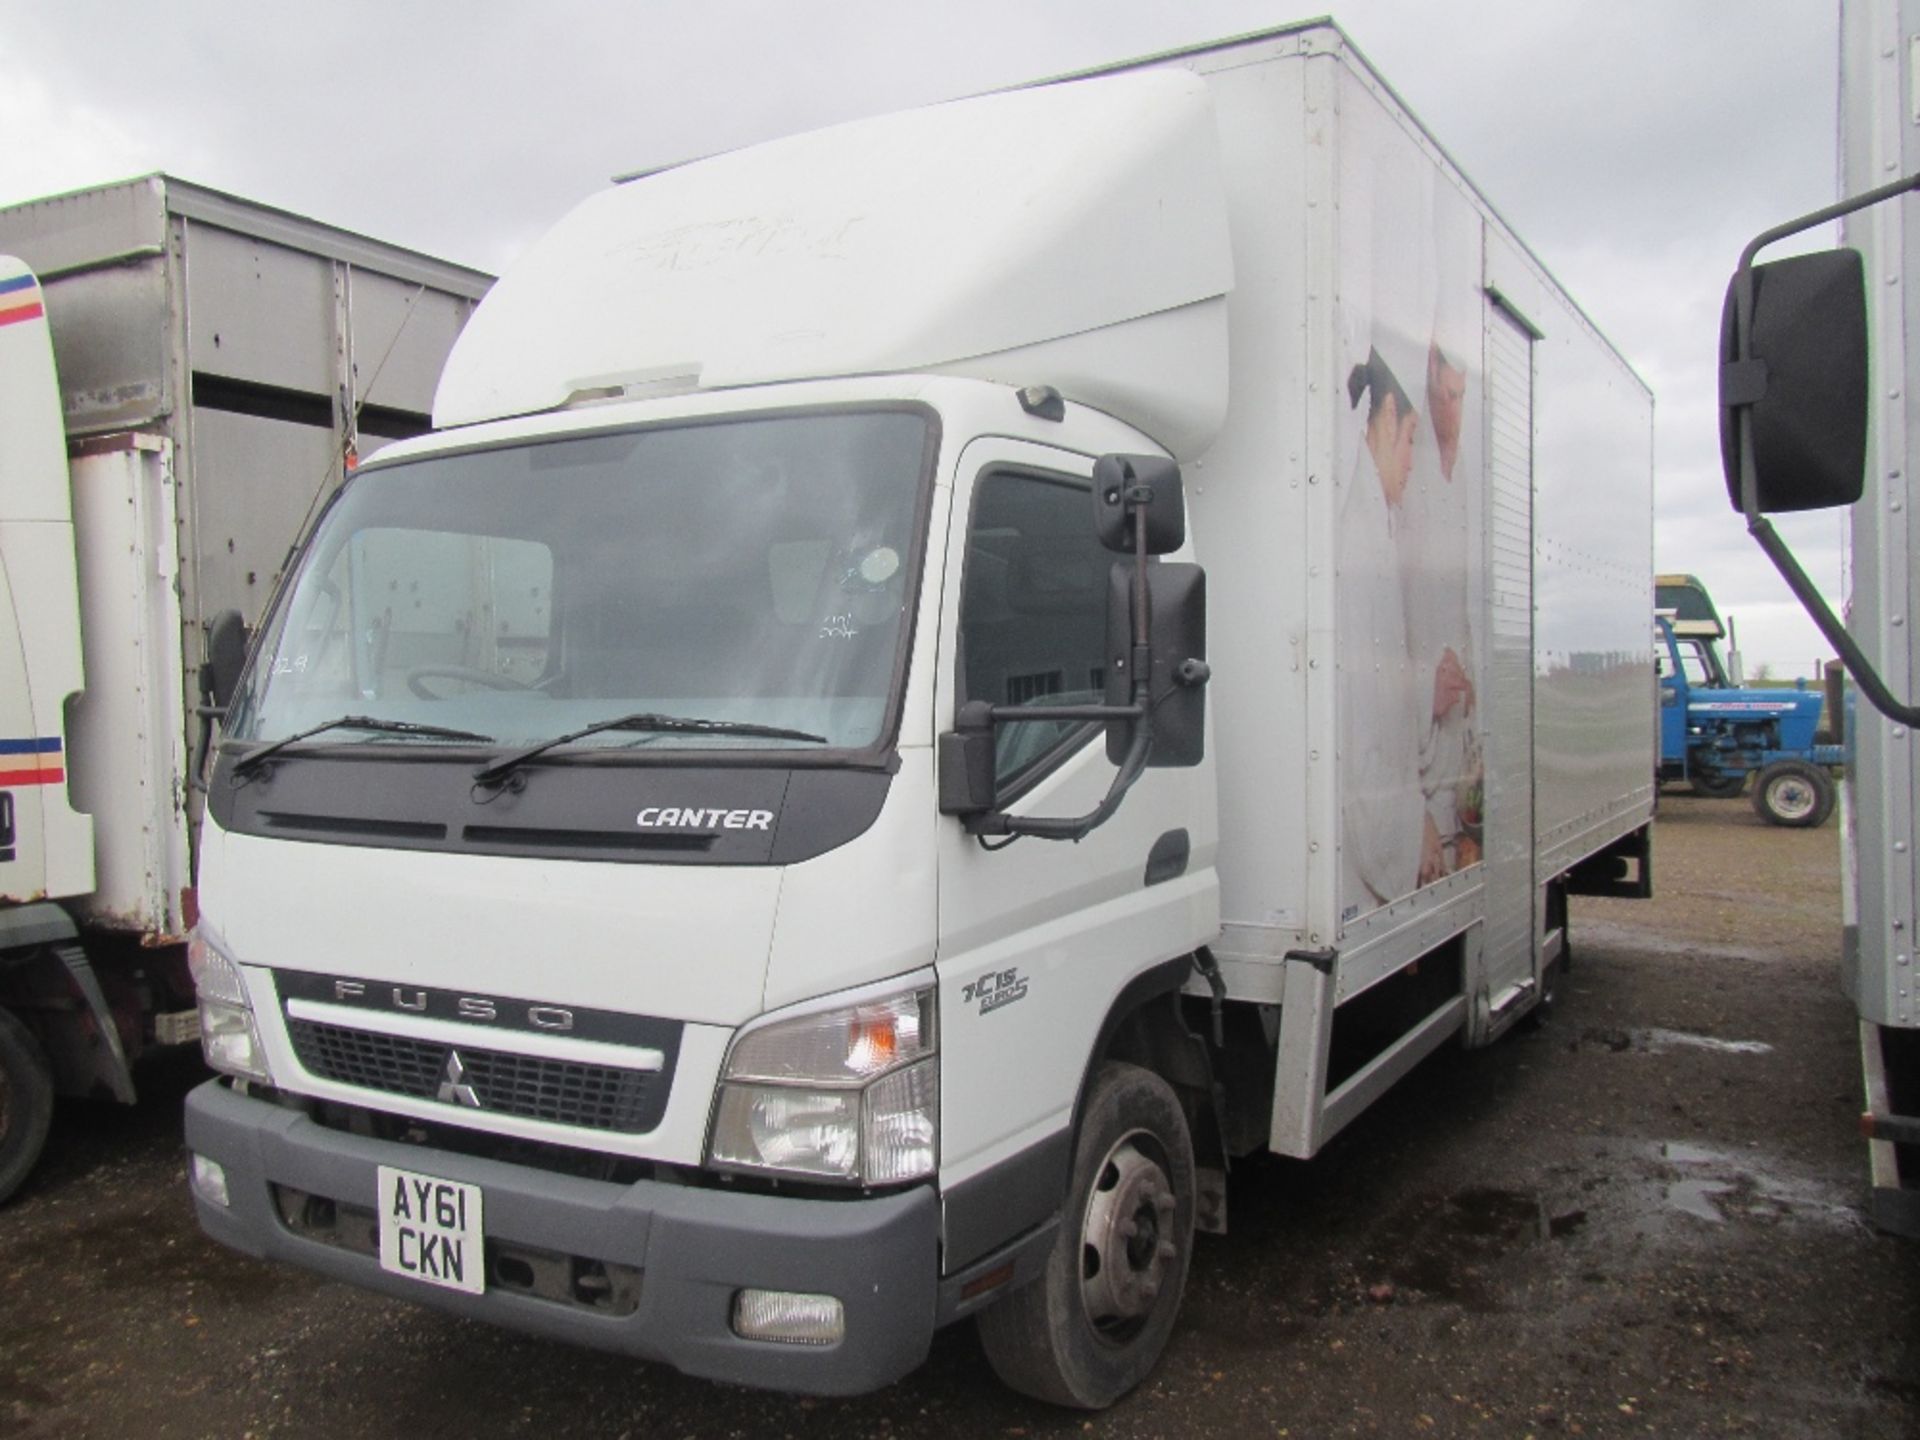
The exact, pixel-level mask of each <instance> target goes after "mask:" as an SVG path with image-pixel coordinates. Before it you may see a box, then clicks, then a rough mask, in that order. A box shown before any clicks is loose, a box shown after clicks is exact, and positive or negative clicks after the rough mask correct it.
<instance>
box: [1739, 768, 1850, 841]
mask: <svg viewBox="0 0 1920 1440" xmlns="http://www.w3.org/2000/svg"><path fill="white" fill-rule="evenodd" d="M1833 799H1834V792H1833V776H1831V775H1830V774H1828V773H1827V772H1826V771H1825V770H1823V769H1821V768H1820V767H1819V766H1818V765H1809V764H1807V763H1806V762H1805V761H1802V760H1776V761H1774V762H1773V764H1771V765H1769V766H1767V768H1766V769H1764V770H1762V771H1761V772H1760V774H1759V776H1758V778H1756V779H1755V780H1754V782H1753V808H1754V809H1755V810H1757V811H1759V812H1760V817H1761V818H1762V819H1763V820H1768V821H1771V822H1772V823H1773V824H1775V825H1786V826H1790V827H1791V828H1793V829H1796V830H1803V829H1811V828H1813V827H1814V826H1816V825H1824V824H1826V823H1827V816H1829V815H1831V814H1832V813H1833Z"/></svg>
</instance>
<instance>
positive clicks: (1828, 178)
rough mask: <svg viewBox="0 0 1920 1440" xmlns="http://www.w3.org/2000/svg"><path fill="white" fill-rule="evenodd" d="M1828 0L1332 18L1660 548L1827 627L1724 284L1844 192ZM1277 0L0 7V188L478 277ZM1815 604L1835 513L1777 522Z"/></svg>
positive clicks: (1783, 634) (1797, 659)
mask: <svg viewBox="0 0 1920 1440" xmlns="http://www.w3.org/2000/svg"><path fill="white" fill-rule="evenodd" d="M1836 9H1837V7H1836V5H1835V4H1834V3H1832V0H1606V3H1604V4H1603V3H1596V0H1579V3H1574V0H1485V3H1454V4H1436V3H1431V0H1347V3H1344V4H1339V5H1337V6H1336V7H1335V8H1334V9H1333V11H1332V13H1333V15H1334V18H1336V19H1337V20H1339V21H1340V23H1341V24H1342V25H1343V26H1344V27H1345V29H1346V31H1347V33H1348V34H1349V35H1350V36H1351V37H1352V38H1353V40H1354V41H1355V42H1356V44H1358V46H1359V47H1360V49H1361V50H1362V51H1364V52H1365V53H1366V55H1367V56H1368V57H1369V59H1371V60H1372V62H1373V63H1374V65H1375V66H1376V67H1378V69H1379V70H1380V71H1381V73H1382V74H1383V75H1384V76H1385V77H1386V79H1387V80H1388V82H1389V83H1390V84H1392V85H1393V86H1394V88H1395V89H1396V90H1397V91H1398V92H1399V94H1400V96H1401V98H1402V99H1403V100H1405V101H1406V102H1407V104H1408V105H1410V106H1411V107H1412V109H1413V110H1414V111H1415V113H1417V114H1418V115H1419V116H1420V117H1421V119H1422V120H1423V121H1424V122H1425V123H1426V125H1427V127H1428V129H1429V130H1431V131H1432V132H1433V134H1434V135H1435V136H1436V137H1437V138H1438V139H1439V141H1440V143H1441V144H1442V145H1444V146H1445V147H1446V148H1447V150H1448V152H1449V153H1450V154H1451V155H1452V156H1453V158H1454V160H1455V161H1456V162H1457V163H1458V164H1459V165H1460V166H1461V168H1462V169H1464V170H1465V171H1466V173H1467V175H1468V176H1469V177H1470V178H1471V179H1472V180H1473V181H1474V182H1475V183H1476V184H1477V185H1478V186H1479V188H1480V190H1481V191H1482V193H1483V194H1485V195H1486V197H1487V198H1488V199H1489V200H1490V201H1491V202H1492V203H1493V205H1494V206H1495V207H1496V208H1497V209H1498V210H1499V211H1500V212H1501V213H1502V214H1503V215H1504V216H1505V217H1506V219H1507V220H1508V221H1509V222H1510V223H1511V224H1512V225H1513V227H1514V228H1515V229H1516V230H1517V231H1518V232H1519V234H1520V235H1521V236H1522V237H1523V238H1524V239H1525V240H1526V241H1527V243H1528V244H1529V245H1531V246H1532V248H1533V250H1534V252H1535V253H1536V254H1537V255H1539V256H1540V257H1541V259H1542V260H1543V261H1544V262H1545V263H1546V265H1547V266H1548V268H1549V269H1551V270H1552V271H1553V272H1554V274H1555V275H1556V276H1557V277H1558V278H1559V279H1560V281H1561V283H1562V284H1563V285H1565V286H1566V287H1567V289H1568V290H1569V291H1571V292H1572V294H1573V295H1574V297H1575V298H1576V299H1577V300H1578V301H1579V302H1580V303H1581V304H1582V306H1584V308H1585V309H1586V310H1587V312H1588V314H1590V315H1591V316H1592V317H1593V319H1594V320H1595V322H1596V323H1597V324H1598V325H1599V326H1600V328H1601V329H1602V330H1604V331H1605V332H1606V333H1607V334H1608V335H1609V336H1610V337H1611V338H1612V340H1613V342H1614V343H1615V344H1616V345H1617V346H1618V347H1619V348H1620V349H1621V351H1622V352H1623V353H1624V354H1625V355H1626V356H1627V358H1628V359H1629V360H1630V361H1631V362H1632V364H1633V365H1634V366H1635V368H1637V369H1638V370H1639V372H1640V374H1641V375H1642V376H1643V377H1644V378H1645V379H1646V381H1647V382H1648V384H1649V385H1651V386H1652V387H1653V391H1654V394H1655V403H1656V435H1657V442H1656V486H1657V492H1658V496H1659V502H1658V503H1659V514H1658V523H1657V526H1656V531H1655V535H1656V551H1657V553H1656V560H1657V563H1658V565H1659V567H1660V568H1662V569H1683V570H1691V571H1693V572H1694V573H1696V574H1698V575H1700V576H1701V577H1702V578H1703V579H1705V580H1706V581H1707V583H1708V585H1709V586H1710V587H1711V588H1712V589H1713V591H1714V592H1715V595H1716V597H1717V599H1718V600H1719V602H1720V605H1721V609H1722V610H1723V612H1724V611H1728V610H1730V611H1732V612H1733V613H1734V614H1735V615H1736V616H1737V617H1738V620H1739V625H1740V639H1741V642H1742V649H1743V650H1744V651H1745V654H1746V657H1747V663H1748V667H1749V670H1750V671H1751V669H1752V668H1753V667H1754V666H1755V665H1756V664H1758V663H1760V662H1767V663H1770V664H1771V665H1772V666H1773V667H1774V669H1775V671H1776V672H1777V673H1781V674H1794V673H1803V672H1807V671H1809V670H1810V669H1811V666H1812V663H1813V660H1814V658H1815V656H1816V655H1819V654H1822V653H1823V645H1822V642H1821V641H1820V638H1819V636H1818V635H1817V633H1816V632H1815V631H1814V629H1813V627H1812V626H1811V624H1810V623H1808V622H1807V621H1805V620H1804V619H1803V618H1801V616H1800V612H1799V609H1798V607H1797V606H1796V605H1795V604H1794V602H1793V600H1792V599H1791V597H1790V596H1789V595H1788V594H1787V592H1786V588H1785V586H1784V585H1783V584H1782V583H1781V582H1780V581H1779V579H1778V578H1777V577H1776V576H1775V574H1774V572H1773V570H1772V568H1771V566H1769V565H1768V564H1767V562H1766V561H1765V560H1764V558H1762V557H1761V555H1760V553H1759V551H1758V550H1757V549H1756V548H1755V547H1754V545H1753V542H1752V541H1751V540H1749V539H1748V538H1747V536H1746V532H1745V529H1744V527H1743V526H1742V525H1741V524H1740V522H1739V520H1738V518H1737V517H1736V516H1735V515H1734V514H1733V513H1732V512H1731V511H1730V510H1728V509H1727V507H1726V502H1725V496H1724V491H1723V490H1722V487H1721V481H1720V476H1719V458H1718V441H1717V438H1716V433H1717V432H1716V429H1715V425H1716V421H1715V409H1714V346H1715V340H1716V335H1717V327H1718V316H1719V308H1720V297H1721V293H1722V290H1723V289H1724V286H1725V284H1726V279H1727V276H1728V274H1729V272H1730V271H1731V269H1732V267H1733V264H1734V262H1735V260H1736V259H1737V258H1738V256H1739V251H1740V248H1741V246H1742V245H1743V244H1744V243H1745V242H1746V241H1747V240H1748V239H1749V238H1751V236H1752V235H1754V234H1755V233H1756V232H1758V231H1760V230H1762V229H1764V228H1766V227H1767V226H1769V225H1771V224H1773V223H1775V222H1777V221H1779V220H1782V219H1785V218H1788V217H1791V216H1793V215H1798V214H1801V213H1803V212H1805V211H1808V210H1812V209H1815V208H1817V207H1819V206H1821V205H1824V204H1826V203H1828V202H1830V201H1831V200H1832V199H1833V198H1834V196H1835V193H1836V165H1835V89H1836V87H1835V76H1836V73H1837V70H1838V59H1837V54H1838V49H1837V47H1838V41H1837V36H1836V30H1837V14H1836ZM1318 13H1320V11H1319V9H1318V8H1316V7H1309V8H1304V9H1294V8H1290V7H1289V6H1288V5H1287V4H1286V3H1284V0H1281V3H1275V0H1266V3H1251V0H626V3H622V4H617V5H616V4H603V5H590V4H584V3H572V0H544V3H541V4H538V5H534V4H525V3H505V0H464V3H460V4H440V5H432V4H425V3H415V4H396V3H391V0H332V3H315V0H303V3H293V0H250V3H227V4H216V3H212V0H171V3H169V4H166V5H158V4H140V3H134V0H121V3H112V0H53V3H48V0H0V75H5V76H6V77H7V78H6V81H5V82H4V84H0V204H6V203H12V202H14V201H18V200H25V199H30V198H33V197H35V196H39V195H45V194H51V193H55V192H58V191H63V190H70V189H75V188H79V187H81V186H85V185H90V184H94V183H97V182H100V181H104V180H110V179H119V178H123V177H125V176H129V175H133V174H137V173H141V172H144V171H149V170H156V169H164V170H167V171H170V172H172V173H174V174H176V175H179V176H181V177H182V178H184V179H189V180H194V181H197V182H199V183H201V184H205V185H211V186H214V187H216V188H218V189H223V190H229V191H233V192H235V193H237V194H240V195H243V196H245V197H247V198H249V199H253V200H259V201H262V202H265V203H268V204H272V205H277V206H280V207H282V208H284V209H289V210H294V211H298V212H300V213H303V214H307V215H311V216H313V217H314V218H316V219H320V220H325V221H328V222H330V223H332V224H336V225H343V226H346V227H348V228H350V229H354V230H359V231H363V232H365V233H366V234H369V235H372V236H375V237H378V238H379V239H382V240H388V241H392V242H394V243H397V244H401V245H407V246H411V247H413V248H415V249H419V250H424V251H427V252H429V253H431V254H435V255H440V256H443V257H446V258H448V259H452V260H458V261H463V262H465V263H467V264H471V265H476V266H479V267H481V268H484V269H488V270H492V271H496V272H497V271H499V270H500V269H502V268H504V267H505V266H507V265H508V264H510V263H511V262H512V260H513V258H514V256H515V255H516V254H518V253H519V251H520V250H521V249H522V248H523V247H524V246H525V245H526V244H527V243H528V242H529V241H530V240H531V239H532V238H533V237H534V236H535V235H537V234H538V233H539V232H540V231H541V230H543V229H544V228H545V227H546V226H547V225H548V224H549V223H550V222H551V221H552V220H554V219H555V218H556V217H557V216H559V215H560V214H561V213H562V212H563V211H565V210H566V209H567V208H568V207H569V206H571V205H572V204H573V203H574V202H576V201H577V200H579V199H581V198H582V197H584V196H585V195H588V194H590V193H592V192H593V191H594V190H596V189H598V188H599V187H601V186H603V185H604V184H605V183H606V182H607V180H608V178H609V177H610V176H612V175H615V174H619V173H624V172H628V171H633V170H639V169H645V168H649V167H652V166H657V165H661V164H666V163H669V162H672V161H675V160H681V159H686V158H690V157H694V156H698V155H703V154H708V153H711V152H714V151H718V150H724V149H729V148H732V147H736V146H739V145H743V144H748V143H751V142H753V141H756V140H762V139H766V138H769V137H771V136H775V135H781V134H785V133H789V132H792V131H796V130H804V129H811V128H814V127H816V126H819V125H823V124H830V123H832V122H835V121H839V120H845V119H851V118H853V117H856V116H861V115H869V114H875V113H878V112H881V111H885V110H892V109H898V108H901V107H903V106H909V105H917V104H924V103H928V102H931V101H936V100H943V99H948V98H951V97H955V96H960V95H966V94H971V93H974V92H976V91H980V90H986V89H991V88H995V87H998V86H1002V85H1007V84H1012V83H1016V82H1018V81H1022V80H1029V79H1035V78H1038V77H1041V76H1046V75H1052V74H1058V73H1061V72H1064V71H1070V70H1077V69H1081V68H1084V67H1087V66H1091V65H1097V64H1101V63H1103V62H1107V61H1113V60H1119V59H1125V58H1128V57H1131V56H1136V55H1143V54H1149V53H1152V52H1155V51H1159V50H1165V49H1170V48H1174V47H1177V46H1183V45H1189V44H1194V43H1197V42H1201V41H1206V40H1210V39H1217V38H1220V37H1224V36H1228V35H1235V34H1241V33H1245V32H1247V31H1251V30H1259V29H1265V28H1269V27H1272V26H1275V25H1278V24H1283V23H1287V22H1290V21H1293V20H1296V19H1302V18H1307V17H1309V16H1312V15H1314V14H1318ZM1782 528H1783V530H1786V531H1787V533H1788V534H1789V537H1790V538H1791V539H1792V540H1793V541H1794V543H1795V544H1796V546H1797V547H1798V548H1799V550H1800V553H1801V555H1802V558H1803V560H1804V561H1805V562H1806V563H1807V565H1808V568H1809V569H1810V570H1811V571H1812V573H1813V574H1814V576H1815V578H1816V579H1818V580H1819V581H1820V582H1821V583H1822V584H1823V585H1824V586H1825V587H1826V589H1827V590H1828V593H1829V594H1830V595H1834V596H1837V595H1838V594H1839V589H1840V583H1841V544H1840V541H1841V527H1840V522H1839V521H1838V519H1837V518H1835V517H1833V516H1814V517H1806V518H1803V519H1801V520H1799V521H1797V522H1796V523H1794V524H1792V525H1783V526H1782Z"/></svg>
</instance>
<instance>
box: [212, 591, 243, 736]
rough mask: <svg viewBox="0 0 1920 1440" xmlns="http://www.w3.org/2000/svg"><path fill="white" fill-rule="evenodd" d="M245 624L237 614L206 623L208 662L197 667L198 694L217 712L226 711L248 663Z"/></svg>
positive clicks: (231, 612) (223, 613) (229, 613)
mask: <svg viewBox="0 0 1920 1440" xmlns="http://www.w3.org/2000/svg"><path fill="white" fill-rule="evenodd" d="M247 641H248V635H247V622H246V620H245V619H243V618H242V617H241V614H240V612H239V611H238V610H222V611H221V612H220V613H219V614H218V615H215V616H214V617H213V619H211V620H209V621H208V622H207V661H206V664H204V665H202V666H201V667H200V690H201V693H202V694H204V695H205V696H206V697H207V701H208V703H209V704H210V705H212V706H213V708H214V709H215V710H216V711H222V712H223V711H225V710H226V708H227V706H228V705H230V704H231V703H232V702H233V692H234V691H235V690H237V689H238V688H239V686H240V672H241V670H242V669H244V668H245V666H246V663H247Z"/></svg>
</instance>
